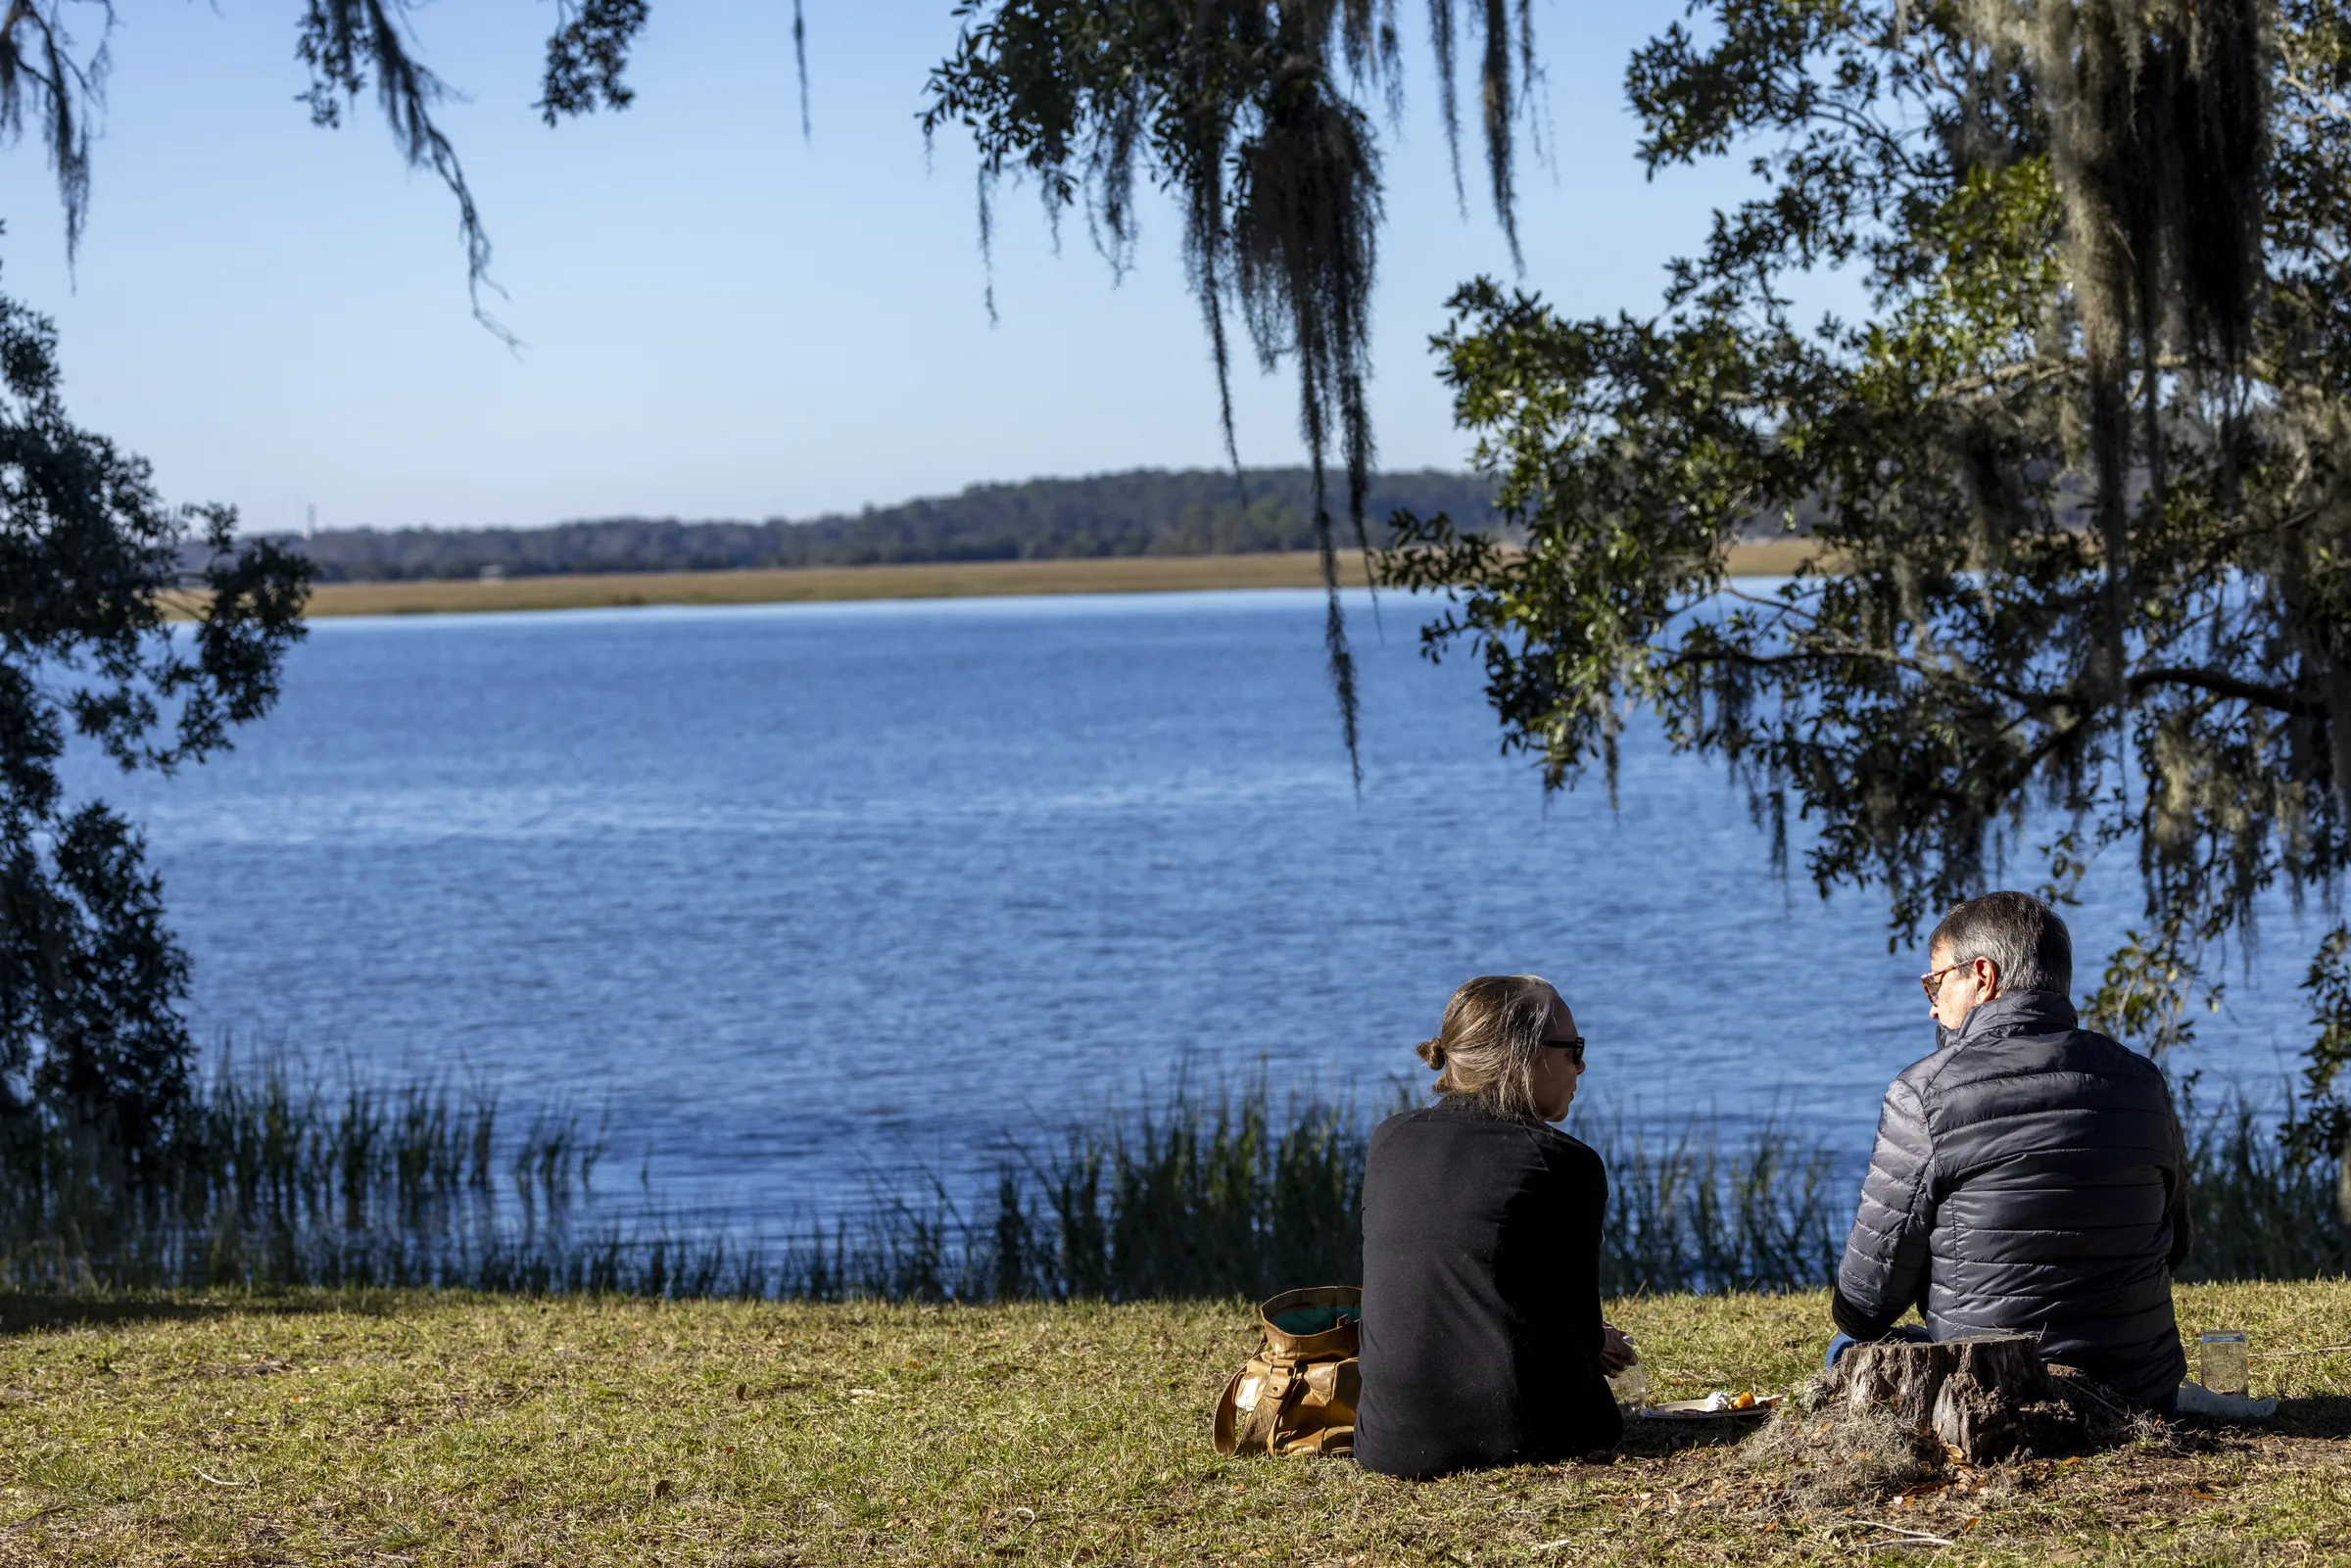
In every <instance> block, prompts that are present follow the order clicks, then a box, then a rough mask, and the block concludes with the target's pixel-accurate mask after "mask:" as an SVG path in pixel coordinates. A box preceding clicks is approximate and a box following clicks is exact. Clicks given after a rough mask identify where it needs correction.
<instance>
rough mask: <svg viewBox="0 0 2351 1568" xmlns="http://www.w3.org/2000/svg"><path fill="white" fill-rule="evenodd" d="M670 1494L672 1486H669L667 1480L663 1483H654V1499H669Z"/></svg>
mask: <svg viewBox="0 0 2351 1568" xmlns="http://www.w3.org/2000/svg"><path fill="white" fill-rule="evenodd" d="M669 1493H670V1485H669V1483H668V1482H667V1481H666V1480H662V1481H656V1482H654V1483H653V1496H654V1497H656V1498H660V1497H668V1496H669Z"/></svg>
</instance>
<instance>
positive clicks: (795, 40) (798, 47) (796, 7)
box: [792, 0, 812, 141]
mask: <svg viewBox="0 0 2351 1568" xmlns="http://www.w3.org/2000/svg"><path fill="white" fill-rule="evenodd" d="M792 64H793V65H795V66H797V67H798V68H799V72H800V140H802V141H808V140H811V139H812V133H811V131H810V129H809V124H808V19H807V18H806V17H804V16H802V15H800V0H792Z"/></svg>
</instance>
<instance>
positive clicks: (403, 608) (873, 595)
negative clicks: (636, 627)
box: [305, 540, 1814, 617]
mask: <svg viewBox="0 0 2351 1568" xmlns="http://www.w3.org/2000/svg"><path fill="white" fill-rule="evenodd" d="M1813 553H1814V546H1812V545H1811V544H1810V543H1809V542H1808V541H1804V540H1767V541H1758V542H1755V543H1752V544H1745V545H1738V546H1733V547H1732V550H1731V572H1732V575H1733V576H1736V577H1778V576H1784V575H1786V574H1787V573H1789V572H1792V571H1794V570H1795V569H1796V568H1797V567H1798V566H1799V565H1800V564H1801V563H1802V562H1804V561H1806V560H1809V559H1810V558H1811V557H1812V555H1813ZM1340 581H1341V582H1342V583H1343V584H1344V585H1345V586H1347V587H1349V588H1362V587H1365V586H1366V584H1367V577H1366V569H1365V564H1364V560H1363V557H1362V556H1361V555H1360V554H1355V553H1343V554H1342V555H1341V557H1340ZM1321 584H1322V570H1321V564H1320V561H1319V557H1318V556H1317V555H1316V553H1315V552H1314V551H1313V550H1275V551H1267V552H1263V553H1259V554H1249V555H1113V556H1091V557H1074V556H1060V557H1051V558H1045V559H1038V560H1005V561H926V562H918V563H906V564H888V565H875V566H801V567H782V568H771V569H756V568H754V569H745V570H740V571H671V572H595V573H590V572H581V573H564V574H550V575H547V576H527V577H522V576H517V577H489V578H478V579H465V580H458V581H443V580H420V581H408V582H375V583H351V582H342V583H320V584H318V585H317V586H316V587H314V588H313V589H312V591H311V599H310V604H309V606H308V608H307V610H306V612H305V613H307V614H309V615H311V616H312V617H329V616H347V615H463V614H476V613H492V612H510V611H517V610H581V609H617V608H623V607H631V606H638V605H655V604H660V605H706V604H797V603H837V602H843V601H850V600H872V599H936V598H979V597H998V596H1011V595H1016V594H1179V593H1201V592H1215V591H1231V590H1246V589H1273V588H1293V589H1294V588H1319V587H1320V586H1321Z"/></svg>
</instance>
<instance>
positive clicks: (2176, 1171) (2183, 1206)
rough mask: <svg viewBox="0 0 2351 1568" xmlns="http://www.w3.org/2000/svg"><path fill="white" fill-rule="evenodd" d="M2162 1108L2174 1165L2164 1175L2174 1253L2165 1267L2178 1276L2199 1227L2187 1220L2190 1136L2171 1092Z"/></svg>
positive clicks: (2164, 1097) (2166, 1212)
mask: <svg viewBox="0 0 2351 1568" xmlns="http://www.w3.org/2000/svg"><path fill="white" fill-rule="evenodd" d="M2163 1108H2164V1111H2165V1113H2166V1114H2167V1115H2168V1116H2169V1117H2170V1119H2171V1124H2172V1163H2171V1167H2170V1168H2169V1169H2167V1170H2165V1171H2164V1173H2163V1179H2164V1185H2165V1187H2166V1189H2167V1190H2168V1192H2167V1197H2166V1199H2165V1202H2164V1215H2163V1217H2164V1218H2165V1219H2167V1220H2169V1221H2170V1222H2171V1227H2172V1250H2171V1252H2170V1253H2169V1254H2168V1255H2167V1256H2166V1257H2165V1259H2164V1265H2165V1266H2166V1267H2167V1268H2170V1269H2171V1270H2173V1271H2174V1272H2175V1273H2176V1272H2178V1271H2179V1268H2180V1265H2181V1264H2182V1263H2183V1262H2185V1261H2187V1253H2188V1249H2189V1248H2191V1247H2193V1246H2194V1245H2195V1242H2196V1226H2195V1221H2194V1220H2193V1219H2191V1218H2190V1217H2188V1205H2187V1181H2188V1176H2187V1170H2188V1161H2187V1135H2186V1133H2184V1132H2183V1131H2182V1130H2181V1126H2180V1108H2179V1107H2178V1106H2177V1105H2175V1104H2173V1103H2172V1096H2171V1091H2170V1090H2169V1089H2168V1088H2167V1089H2166V1090H2165V1091H2164V1096H2163Z"/></svg>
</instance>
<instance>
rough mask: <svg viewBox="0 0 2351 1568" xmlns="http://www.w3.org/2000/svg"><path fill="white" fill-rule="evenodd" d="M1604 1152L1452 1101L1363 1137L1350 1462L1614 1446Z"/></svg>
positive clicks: (1419, 1466) (1432, 1461) (1432, 1462)
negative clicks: (1604, 1268) (1356, 1386)
mask: <svg viewBox="0 0 2351 1568" xmlns="http://www.w3.org/2000/svg"><path fill="white" fill-rule="evenodd" d="M1607 1195H1608V1182H1607V1170H1606V1169H1605V1168H1604V1167H1603V1166H1602V1164H1601V1162H1600V1156H1599V1155H1597V1154H1595V1153H1593V1151H1592V1150H1591V1149H1590V1148H1588V1147H1587V1146H1585V1145H1584V1144H1581V1143H1578V1142H1577V1141H1576V1140H1575V1139H1573V1138H1570V1137H1568V1136H1567V1135H1566V1134H1564V1133H1562V1132H1559V1131H1556V1130H1554V1129H1553V1128H1550V1127H1547V1126H1543V1125H1541V1124H1540V1123H1537V1122H1531V1121H1519V1120H1511V1119H1506V1118H1504V1117H1496V1116H1493V1115H1491V1114H1489V1113H1487V1112H1485V1111H1483V1110H1481V1109H1479V1108H1478V1107H1477V1106H1475V1105H1474V1104H1472V1103H1469V1102H1465V1101H1460V1100H1447V1101H1443V1102H1440V1103H1439V1104H1437V1105H1434V1106H1430V1107H1428V1108H1427V1109H1425V1110H1420V1111H1408V1112H1405V1113H1404V1114H1403V1115H1401V1116H1395V1117H1389V1118H1388V1119H1387V1120H1385V1121H1383V1122H1381V1123H1380V1124H1379V1126H1378V1127H1377V1128H1375V1129H1373V1131H1372V1134H1371V1147H1370V1152H1369V1156H1368V1159H1367V1164H1366V1166H1365V1171H1364V1324H1363V1352H1362V1371H1363V1380H1364V1381H1363V1399H1362V1402H1361V1403H1360V1404H1359V1405H1358V1407H1357V1413H1356V1428H1355V1456H1356V1460H1357V1462H1358V1463H1360V1464H1362V1465H1363V1466H1364V1468H1366V1469H1367V1470H1377V1471H1381V1472H1383V1473H1385V1474H1388V1475H1397V1476H1410V1477H1422V1476H1434V1475H1442V1474H1444V1473H1446V1472H1447V1471H1452V1470H1463V1469H1470V1468H1473V1467H1477V1466H1484V1465H1503V1464H1548V1463H1557V1462H1559V1460H1562V1459H1567V1458H1572V1457H1574V1456H1576V1455H1578V1454H1582V1453H1589V1452H1591V1451H1593V1450H1594V1449H1605V1448H1608V1447H1610V1446H1611V1445H1613V1444H1614V1443H1615V1442H1616V1441H1617V1439H1618V1438H1620V1437H1622V1436H1623V1434H1624V1422H1623V1418H1622V1417H1621V1416H1619V1415H1618V1414H1617V1410H1616V1403H1615V1401H1614V1399H1613V1398H1612V1397H1611V1396H1610V1394H1609V1392H1608V1386H1607V1379H1606V1378H1605V1377H1603V1376H1602V1374H1601V1371H1600V1364H1599V1360H1598V1357H1599V1354H1600V1350H1601V1324H1600V1227H1601V1221H1602V1217H1603V1216H1604V1214H1605V1213H1606V1212H1607Z"/></svg>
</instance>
